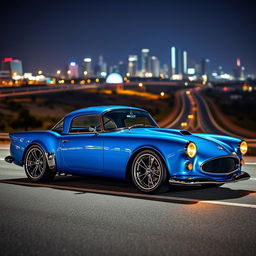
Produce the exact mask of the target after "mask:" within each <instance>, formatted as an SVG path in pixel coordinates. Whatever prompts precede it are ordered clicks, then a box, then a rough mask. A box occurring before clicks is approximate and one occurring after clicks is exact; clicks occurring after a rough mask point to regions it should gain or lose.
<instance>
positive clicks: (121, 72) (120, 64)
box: [118, 61, 127, 76]
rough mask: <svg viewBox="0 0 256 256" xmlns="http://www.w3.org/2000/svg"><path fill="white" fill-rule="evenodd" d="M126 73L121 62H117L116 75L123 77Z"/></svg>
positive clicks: (123, 63) (124, 66)
mask: <svg viewBox="0 0 256 256" xmlns="http://www.w3.org/2000/svg"><path fill="white" fill-rule="evenodd" d="M126 71H127V65H126V63H125V62H123V61H119V63H118V73H119V74H121V75H122V76H125V74H126Z"/></svg>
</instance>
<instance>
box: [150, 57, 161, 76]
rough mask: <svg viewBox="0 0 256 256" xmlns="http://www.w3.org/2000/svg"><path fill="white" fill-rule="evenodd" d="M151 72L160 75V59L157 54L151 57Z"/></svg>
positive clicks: (153, 74)
mask: <svg viewBox="0 0 256 256" xmlns="http://www.w3.org/2000/svg"><path fill="white" fill-rule="evenodd" d="M150 66H151V73H152V76H153V77H159V76H160V61H159V59H158V58H157V57H156V56H151V57H150Z"/></svg>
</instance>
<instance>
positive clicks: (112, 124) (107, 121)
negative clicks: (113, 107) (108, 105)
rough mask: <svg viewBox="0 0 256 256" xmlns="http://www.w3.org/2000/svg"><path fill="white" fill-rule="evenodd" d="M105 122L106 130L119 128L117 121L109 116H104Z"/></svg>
mask: <svg viewBox="0 0 256 256" xmlns="http://www.w3.org/2000/svg"><path fill="white" fill-rule="evenodd" d="M103 122H104V128H105V130H108V131H110V130H114V129H116V128H117V126H116V124H115V122H114V121H113V120H112V119H110V118H109V117H105V116H104V117H103Z"/></svg>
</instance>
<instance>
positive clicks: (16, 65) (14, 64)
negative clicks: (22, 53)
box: [2, 58, 23, 77]
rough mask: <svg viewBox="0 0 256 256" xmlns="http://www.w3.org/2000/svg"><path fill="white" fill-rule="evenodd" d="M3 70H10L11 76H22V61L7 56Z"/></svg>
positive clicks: (3, 62) (3, 63)
mask: <svg viewBox="0 0 256 256" xmlns="http://www.w3.org/2000/svg"><path fill="white" fill-rule="evenodd" d="M2 71H5V72H8V73H9V75H10V77H14V76H22V75H23V69H22V62H21V61H20V60H14V59H13V58H5V59H4V60H3V61H2Z"/></svg>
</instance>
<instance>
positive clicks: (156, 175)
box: [131, 150, 170, 193]
mask: <svg viewBox="0 0 256 256" xmlns="http://www.w3.org/2000/svg"><path fill="white" fill-rule="evenodd" d="M131 176H132V181H133V183H134V185H135V186H136V187H137V188H138V189H139V190H140V191H142V192H143V193H156V192H158V193H163V192H166V191H167V190H168V189H169V188H170V185H169V184H167V170H166V165H165V163H164V161H163V160H162V158H161V157H160V156H159V155H158V154H157V153H156V152H154V151H153V150H143V151H141V152H140V153H138V155H136V157H135V158H134V160H133V163H132V167H131Z"/></svg>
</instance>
